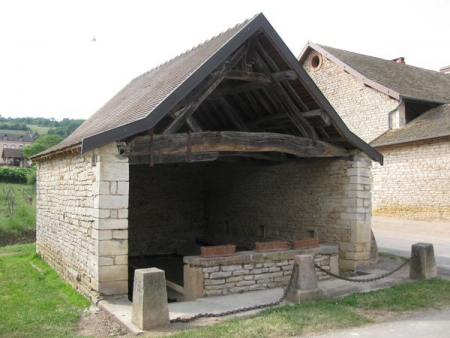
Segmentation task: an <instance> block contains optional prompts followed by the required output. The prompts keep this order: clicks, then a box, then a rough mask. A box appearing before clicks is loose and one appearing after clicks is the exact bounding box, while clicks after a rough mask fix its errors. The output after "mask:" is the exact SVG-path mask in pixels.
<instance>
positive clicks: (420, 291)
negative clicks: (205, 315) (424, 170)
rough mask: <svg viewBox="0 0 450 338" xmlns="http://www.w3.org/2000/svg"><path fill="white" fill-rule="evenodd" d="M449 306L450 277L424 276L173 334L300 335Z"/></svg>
mask: <svg viewBox="0 0 450 338" xmlns="http://www.w3.org/2000/svg"><path fill="white" fill-rule="evenodd" d="M449 306H450V281H447V280H441V279H433V280H422V281H415V282H412V283H406V284H402V285H398V286H395V287H392V288H389V289H384V290H378V291H373V292H368V293H357V294H354V295H351V296H348V297H344V298H339V299H323V300H320V301H316V302H304V303H298V304H295V305H291V306H289V305H287V306H281V307H277V308H271V309H267V310H265V311H263V312H262V313H261V314H260V315H258V316H255V317H253V318H247V319H232V320H229V321H226V322H223V323H221V324H218V325H216V326H213V327H208V328H201V329H198V330H186V331H183V332H179V333H176V334H174V335H172V336H171V337H179V338H181V337H186V338H187V337H189V338H191V337H192V338H200V337H236V338H237V337H286V336H297V335H302V334H308V333H313V332H323V331H328V330H334V329H343V328H347V327H355V326H361V325H364V324H369V323H372V322H374V320H373V317H374V314H382V317H386V315H387V314H388V313H391V314H392V315H394V316H395V314H400V313H401V312H402V311H414V310H420V309H422V310H424V309H429V308H435V309H441V308H443V307H449ZM375 317H376V316H375ZM387 317H389V315H387ZM330 336H332V334H330Z"/></svg>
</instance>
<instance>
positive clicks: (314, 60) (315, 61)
mask: <svg viewBox="0 0 450 338" xmlns="http://www.w3.org/2000/svg"><path fill="white" fill-rule="evenodd" d="M322 62H323V60H322V55H321V54H319V53H314V54H313V55H312V57H311V61H309V66H310V67H311V70H313V71H314V72H316V71H318V70H319V69H320V68H321V67H322Z"/></svg>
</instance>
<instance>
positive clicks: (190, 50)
mask: <svg viewBox="0 0 450 338" xmlns="http://www.w3.org/2000/svg"><path fill="white" fill-rule="evenodd" d="M258 15H259V14H256V15H254V16H253V17H252V18H248V19H245V20H244V21H242V22H240V23H237V24H236V25H234V26H232V27H230V28H228V29H227V30H225V31H223V32H220V33H219V34H217V35H214V36H212V37H211V38H209V39H206V40H205V41H203V42H200V43H199V44H198V45H196V46H194V47H192V48H190V49H188V50H186V51H184V52H182V53H180V54H178V55H176V56H174V57H172V58H171V59H169V60H167V61H164V62H163V63H160V64H159V65H157V66H155V67H153V68H151V69H150V70H148V71H146V72H144V73H142V74H141V75H139V76H136V77H135V78H134V79H133V80H131V81H130V82H133V81H134V80H136V79H139V78H141V77H143V76H145V75H147V74H149V73H151V72H153V71H155V70H157V69H158V68H161V67H162V66H164V65H166V64H168V63H171V62H173V61H174V60H176V59H179V58H180V57H182V56H184V55H186V54H188V53H190V52H193V51H195V50H197V49H198V48H200V47H201V46H204V45H205V44H207V43H208V42H210V41H213V40H214V39H217V38H218V37H220V36H222V35H224V34H226V33H228V32H229V31H231V30H233V29H235V28H237V27H238V26H241V25H245V24H246V23H248V22H250V21H251V20H253V19H254V18H256V17H257V16H258Z"/></svg>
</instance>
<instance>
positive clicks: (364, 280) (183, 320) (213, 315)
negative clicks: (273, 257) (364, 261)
mask: <svg viewBox="0 0 450 338" xmlns="http://www.w3.org/2000/svg"><path fill="white" fill-rule="evenodd" d="M409 261H410V259H407V260H406V261H405V262H403V263H402V264H401V265H400V266H398V267H397V268H395V269H394V270H392V271H390V272H388V273H385V274H383V275H380V276H377V277H374V278H361V279H350V278H346V277H342V276H339V275H336V274H334V273H332V272H330V271H328V270H325V269H324V268H322V267H320V266H319V265H317V264H314V266H315V267H316V268H317V269H319V270H320V271H322V272H324V273H326V274H327V275H330V276H332V277H335V278H338V279H342V280H345V281H348V282H354V283H368V282H374V281H377V280H380V279H383V278H385V277H388V276H390V275H392V274H393V273H394V272H397V271H398V270H400V269H401V268H403V267H404V266H405V265H406V264H408V263H409ZM297 268H298V265H297V264H294V266H293V268H292V273H291V278H290V279H289V283H288V286H287V287H286V289H285V290H284V293H283V296H282V297H281V298H280V299H279V300H277V301H276V302H272V303H267V304H261V305H255V306H249V307H244V308H240V309H235V310H230V311H224V312H219V313H199V314H196V315H194V316H191V317H187V318H182V317H177V318H174V319H171V320H170V322H171V323H188V322H191V321H193V320H196V319H200V318H216V317H224V316H229V315H234V314H237V313H241V312H247V311H253V310H259V309H264V308H267V307H271V306H276V305H280V304H281V303H283V302H284V300H285V299H286V296H287V294H288V292H289V290H290V289H291V287H292V282H293V281H294V276H295V273H296V271H297Z"/></svg>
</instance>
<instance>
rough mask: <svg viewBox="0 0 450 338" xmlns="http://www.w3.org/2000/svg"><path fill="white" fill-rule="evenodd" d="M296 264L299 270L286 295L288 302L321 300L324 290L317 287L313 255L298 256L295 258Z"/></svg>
mask: <svg viewBox="0 0 450 338" xmlns="http://www.w3.org/2000/svg"><path fill="white" fill-rule="evenodd" d="M294 264H297V269H296V271H295V275H294V279H293V281H292V286H291V288H290V290H289V292H288V294H287V295H286V300H287V301H290V302H295V303H297V302H301V301H304V300H314V299H318V298H320V297H321V296H322V290H320V289H319V287H318V285H317V276H316V270H315V267H314V257H313V256H311V255H297V256H295V258H294Z"/></svg>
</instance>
